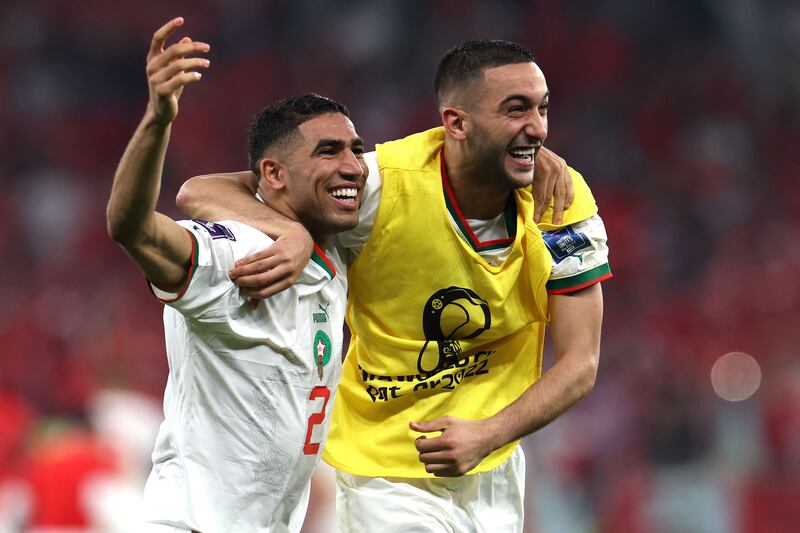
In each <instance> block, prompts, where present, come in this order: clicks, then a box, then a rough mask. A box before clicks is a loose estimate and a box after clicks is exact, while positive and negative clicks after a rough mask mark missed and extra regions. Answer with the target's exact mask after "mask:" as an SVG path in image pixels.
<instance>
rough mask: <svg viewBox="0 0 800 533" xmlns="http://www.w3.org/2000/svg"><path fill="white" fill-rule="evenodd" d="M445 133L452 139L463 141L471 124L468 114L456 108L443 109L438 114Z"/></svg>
mask: <svg viewBox="0 0 800 533" xmlns="http://www.w3.org/2000/svg"><path fill="white" fill-rule="evenodd" d="M440 114H441V116H442V125H443V126H444V129H445V131H446V132H447V133H448V134H449V135H450V136H451V137H453V138H455V139H456V140H459V141H463V140H464V139H466V138H467V135H469V131H470V129H471V127H472V123H471V121H470V120H469V114H468V113H467V112H466V111H464V110H463V109H461V108H458V107H445V108H443V109H442V110H441V112H440Z"/></svg>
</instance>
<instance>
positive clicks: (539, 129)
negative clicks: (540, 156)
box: [525, 111, 547, 143]
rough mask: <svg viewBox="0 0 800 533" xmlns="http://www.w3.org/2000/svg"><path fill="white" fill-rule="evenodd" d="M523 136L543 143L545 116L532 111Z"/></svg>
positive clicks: (545, 135) (545, 137) (545, 124)
mask: <svg viewBox="0 0 800 533" xmlns="http://www.w3.org/2000/svg"><path fill="white" fill-rule="evenodd" d="M525 135H527V136H528V137H531V138H533V139H536V140H537V141H539V142H540V143H543V142H544V141H545V139H547V115H542V114H540V113H537V112H536V111H534V112H533V113H531V114H530V120H528V123H527V124H526V125H525Z"/></svg>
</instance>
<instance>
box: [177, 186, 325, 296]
mask: <svg viewBox="0 0 800 533" xmlns="http://www.w3.org/2000/svg"><path fill="white" fill-rule="evenodd" d="M257 183H258V180H257V178H256V176H255V175H254V174H253V173H252V172H249V171H246V172H234V173H228V174H208V175H205V176H196V177H194V178H191V179H190V180H188V181H187V182H186V183H184V184H183V186H182V187H181V190H180V191H179V192H178V197H177V198H176V200H175V201H176V202H177V204H178V207H180V208H181V209H182V210H183V211H184V212H185V213H186V214H188V215H189V216H190V217H191V218H202V219H205V220H211V221H217V220H238V221H240V222H244V223H245V224H248V225H250V226H253V227H254V228H257V229H259V230H261V231H262V232H264V233H266V234H267V235H269V236H270V237H272V238H273V239H275V243H274V244H272V246H269V247H268V248H265V249H264V250H262V251H260V252H258V253H257V254H254V255H251V256H249V257H245V258H243V259H240V260H239V261H237V262H236V268H233V269H232V270H231V271H230V272H229V275H230V276H231V278H232V279H233V280H234V281H235V282H236V284H237V285H239V287H240V288H241V292H242V294H244V295H245V296H249V297H252V298H268V297H269V296H272V295H273V294H275V293H278V292H280V291H282V290H283V289H286V288H288V287H291V286H292V284H294V282H295V281H297V278H298V277H299V276H300V273H301V272H302V271H303V268H305V266H306V264H307V263H308V260H309V258H310V257H311V253H312V252H313V250H314V241H313V239H312V238H311V235H310V234H309V233H308V231H307V230H306V229H305V227H304V226H303V225H302V224H300V223H299V222H295V221H293V220H289V219H288V218H286V217H284V216H283V215H281V214H280V213H278V212H277V211H274V210H273V209H271V208H270V207H269V206H265V205H264V204H263V203H261V202H259V201H258V200H257V199H256V198H255V193H256V187H257Z"/></svg>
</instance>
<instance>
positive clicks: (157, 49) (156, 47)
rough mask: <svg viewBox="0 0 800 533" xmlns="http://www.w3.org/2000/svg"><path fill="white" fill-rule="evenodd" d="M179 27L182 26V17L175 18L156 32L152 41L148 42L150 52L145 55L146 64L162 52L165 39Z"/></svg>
mask: <svg viewBox="0 0 800 533" xmlns="http://www.w3.org/2000/svg"><path fill="white" fill-rule="evenodd" d="M180 26H183V17H176V18H174V19H172V20H170V21H169V22H167V23H166V24H164V25H163V26H161V27H160V28H158V29H157V30H156V32H155V33H154V34H153V40H152V41H150V51H149V52H148V53H147V61H148V62H150V59H151V58H153V57H155V56H156V55H158V54H159V53H161V52H162V51H163V50H164V43H165V42H166V40H167V38H168V37H169V36H170V35H172V33H173V32H174V31H175V30H176V29H178V28H179V27H180Z"/></svg>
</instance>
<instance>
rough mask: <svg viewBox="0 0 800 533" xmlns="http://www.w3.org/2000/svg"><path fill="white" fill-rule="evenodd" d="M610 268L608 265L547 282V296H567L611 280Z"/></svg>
mask: <svg viewBox="0 0 800 533" xmlns="http://www.w3.org/2000/svg"><path fill="white" fill-rule="evenodd" d="M612 276H613V275H612V274H611V267H610V266H609V265H608V263H605V264H602V265H600V266H598V267H594V268H593V269H591V270H587V271H586V272H581V273H580V274H578V275H576V276H571V277H569V278H561V279H553V280H550V281H548V282H547V294H567V293H570V292H575V291H579V290H581V289H584V288H586V287H588V286H589V285H594V284H595V283H599V282H601V281H603V280H607V279H609V278H611V277H612Z"/></svg>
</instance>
